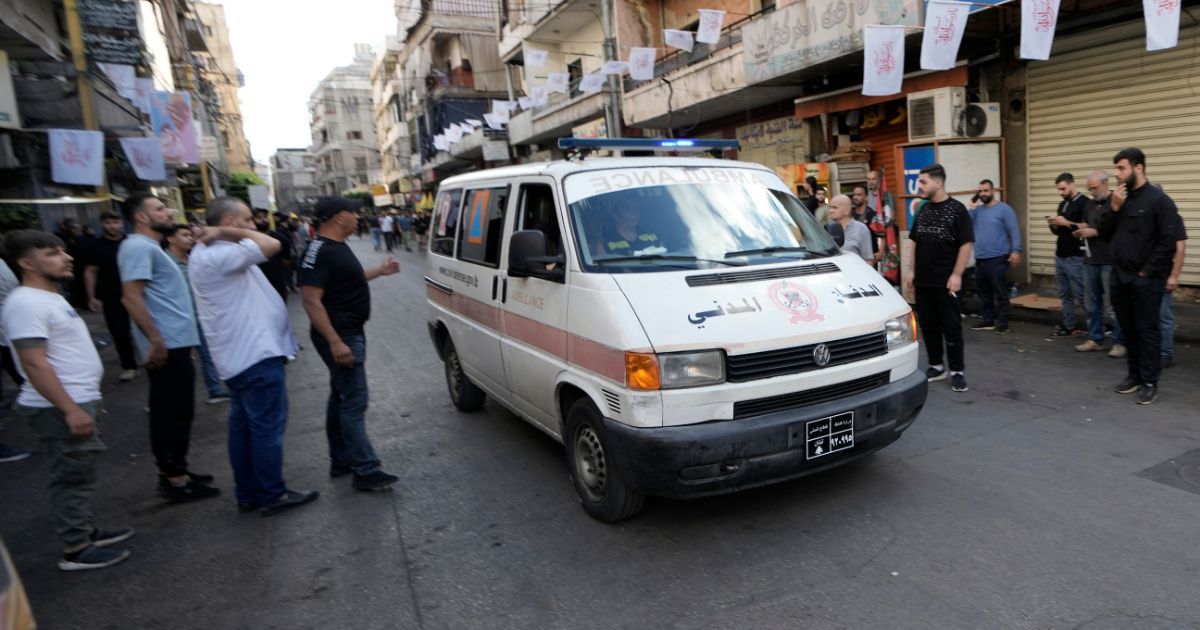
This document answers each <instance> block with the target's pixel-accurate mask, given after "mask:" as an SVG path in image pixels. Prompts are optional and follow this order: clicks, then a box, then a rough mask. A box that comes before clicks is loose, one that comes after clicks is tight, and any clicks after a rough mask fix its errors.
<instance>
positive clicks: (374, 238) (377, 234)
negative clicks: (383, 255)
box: [371, 227, 383, 251]
mask: <svg viewBox="0 0 1200 630" xmlns="http://www.w3.org/2000/svg"><path fill="white" fill-rule="evenodd" d="M382 236H383V230H380V229H379V228H377V227H373V228H371V245H372V246H373V247H374V248H375V251H379V245H380V240H379V239H380V238H382Z"/></svg>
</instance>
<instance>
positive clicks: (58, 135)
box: [47, 129, 104, 186]
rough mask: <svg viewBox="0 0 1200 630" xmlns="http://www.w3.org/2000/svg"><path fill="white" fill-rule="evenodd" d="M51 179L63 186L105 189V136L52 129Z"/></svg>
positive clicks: (72, 130) (91, 132) (96, 133)
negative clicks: (71, 185)
mask: <svg viewBox="0 0 1200 630" xmlns="http://www.w3.org/2000/svg"><path fill="white" fill-rule="evenodd" d="M47 134H48V135H49V140H50V179H53V180H54V181H56V182H58V183H60V184H77V185H80V186H103V185H104V134H103V133H102V132H99V131H80V130H78V129H50V130H48V131H47Z"/></svg>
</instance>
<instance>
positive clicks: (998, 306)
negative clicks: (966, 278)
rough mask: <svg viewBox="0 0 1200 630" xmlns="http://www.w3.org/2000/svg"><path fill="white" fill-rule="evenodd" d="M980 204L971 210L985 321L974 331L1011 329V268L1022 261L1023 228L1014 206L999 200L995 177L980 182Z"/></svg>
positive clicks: (976, 289)
mask: <svg viewBox="0 0 1200 630" xmlns="http://www.w3.org/2000/svg"><path fill="white" fill-rule="evenodd" d="M978 197H979V205H978V206H976V207H975V209H974V210H971V222H972V223H974V225H975V291H976V292H978V293H979V300H980V302H981V303H982V306H981V309H980V310H981V311H982V317H983V319H982V321H980V322H979V324H977V325H975V326H972V327H971V330H995V331H996V332H997V333H998V334H1001V335H1003V334H1005V333H1007V332H1008V309H1009V304H1008V298H1009V289H1008V267H1009V265H1017V264H1020V262H1021V230H1020V228H1019V227H1018V226H1017V213H1016V211H1015V210H1013V208H1012V206H1010V205H1008V204H1006V203H1004V202H1003V201H998V200H997V199H996V187H995V185H994V184H993V183H992V180H990V179H985V180H983V181H981V182H979V191H978Z"/></svg>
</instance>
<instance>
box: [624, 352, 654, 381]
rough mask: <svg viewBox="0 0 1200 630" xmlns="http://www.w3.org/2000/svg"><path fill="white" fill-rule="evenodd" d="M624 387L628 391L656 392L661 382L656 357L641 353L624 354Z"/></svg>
mask: <svg viewBox="0 0 1200 630" xmlns="http://www.w3.org/2000/svg"><path fill="white" fill-rule="evenodd" d="M625 385H626V386H627V387H629V389H637V390H641V391H656V390H658V389H659V387H661V385H662V381H661V380H660V379H659V376H658V357H656V356H654V355H653V354H644V353H641V352H626V353H625Z"/></svg>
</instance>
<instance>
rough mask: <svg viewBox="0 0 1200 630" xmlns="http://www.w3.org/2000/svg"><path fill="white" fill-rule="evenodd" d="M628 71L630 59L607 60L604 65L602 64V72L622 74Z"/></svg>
mask: <svg viewBox="0 0 1200 630" xmlns="http://www.w3.org/2000/svg"><path fill="white" fill-rule="evenodd" d="M626 72H629V62H628V61H605V62H604V65H602V66H600V74H616V75H622V74H625V73H626Z"/></svg>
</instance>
